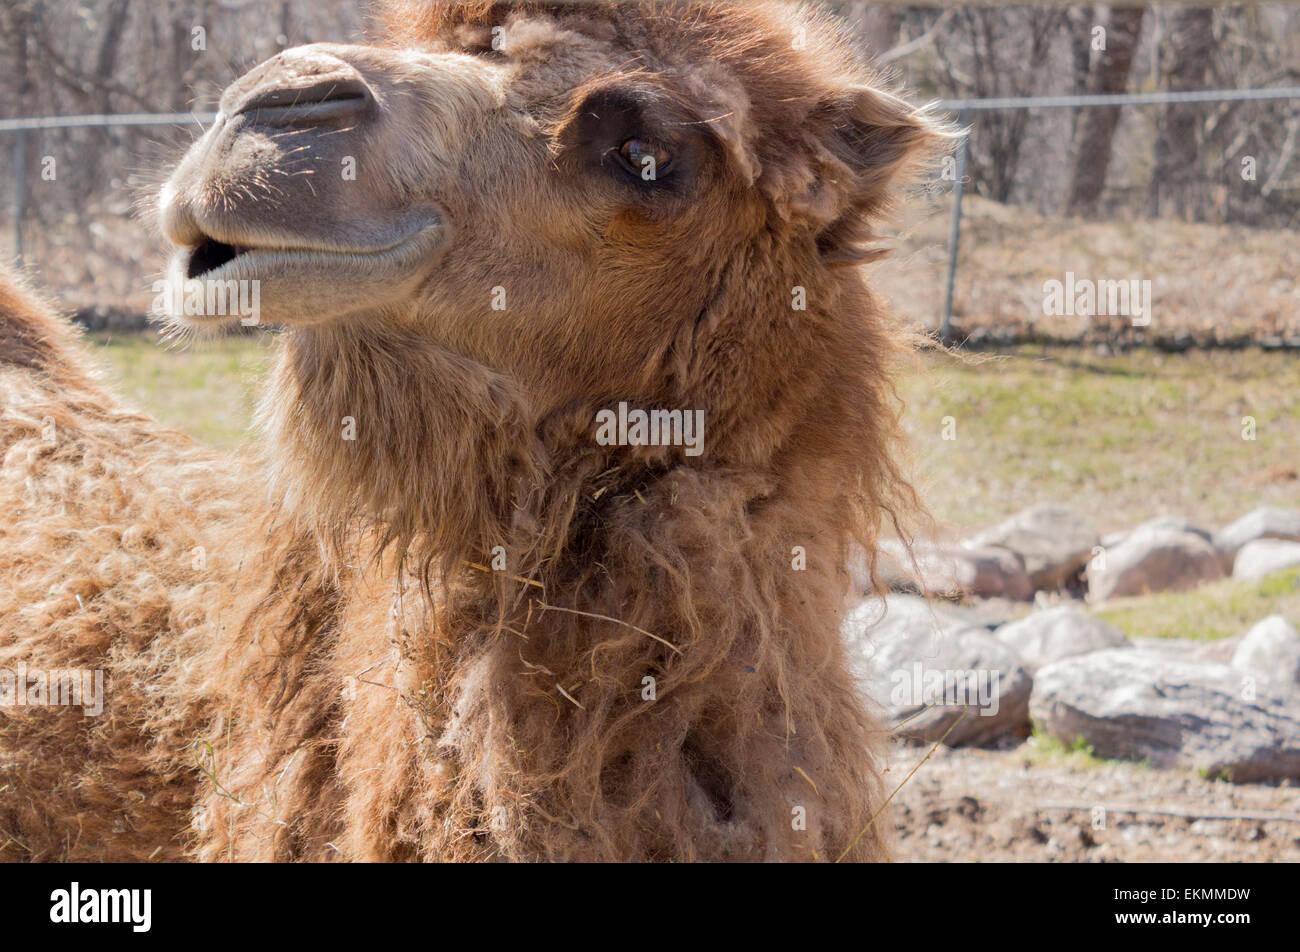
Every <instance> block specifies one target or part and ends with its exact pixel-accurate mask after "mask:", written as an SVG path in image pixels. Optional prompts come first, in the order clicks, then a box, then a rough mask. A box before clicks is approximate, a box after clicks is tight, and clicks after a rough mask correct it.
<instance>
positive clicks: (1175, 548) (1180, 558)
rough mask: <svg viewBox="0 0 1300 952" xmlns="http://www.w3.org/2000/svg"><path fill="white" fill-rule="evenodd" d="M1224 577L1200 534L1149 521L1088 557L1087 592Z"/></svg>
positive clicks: (1163, 588) (1174, 587) (1105, 593)
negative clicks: (1099, 555)
mask: <svg viewBox="0 0 1300 952" xmlns="http://www.w3.org/2000/svg"><path fill="white" fill-rule="evenodd" d="M1222 577H1223V566H1222V565H1221V564H1220V562H1219V554H1218V552H1217V551H1215V548H1214V546H1213V545H1211V544H1210V543H1209V542H1208V541H1207V540H1206V539H1205V538H1204V537H1203V536H1200V535H1198V534H1196V533H1194V532H1183V531H1181V530H1179V529H1172V528H1167V527H1163V526H1154V525H1153V526H1147V527H1146V528H1143V529H1139V530H1136V531H1134V532H1133V533H1131V534H1130V535H1129V536H1128V537H1126V538H1125V539H1124V541H1123V542H1121V543H1120V544H1119V545H1117V546H1115V547H1114V548H1113V549H1107V550H1106V551H1105V553H1104V554H1103V555H1102V556H1101V557H1098V558H1094V559H1093V560H1092V561H1090V562H1089V563H1088V598H1089V599H1090V600H1092V601H1102V600H1104V599H1107V598H1115V597H1119V596H1122V595H1142V594H1146V593H1148V592H1168V591H1182V590H1184V589H1188V588H1193V587H1194V586H1196V585H1199V584H1200V583H1201V582H1207V581H1211V580H1213V579H1218V578H1222Z"/></svg>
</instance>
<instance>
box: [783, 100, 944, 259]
mask: <svg viewBox="0 0 1300 952" xmlns="http://www.w3.org/2000/svg"><path fill="white" fill-rule="evenodd" d="M821 111H822V115H823V117H824V121H825V125H824V126H823V127H822V128H823V132H822V135H821V137H820V141H819V142H818V143H817V144H816V146H815V148H814V154H813V157H812V161H811V167H810V169H809V174H808V177H807V179H806V187H805V188H804V189H803V190H802V191H801V192H800V193H799V194H796V195H792V196H791V197H790V209H791V211H793V212H794V213H795V214H798V215H802V216H806V217H807V219H810V220H811V222H812V223H813V225H814V226H815V227H818V228H819V229H820V230H819V231H818V238H817V242H818V246H819V247H820V248H821V250H822V254H823V255H824V256H825V257H826V259H827V260H828V261H829V262H832V263H844V264H847V263H856V262H861V261H868V260H871V259H872V258H875V257H879V255H880V254H882V252H880V251H873V250H870V249H868V248H865V247H864V245H865V244H866V243H868V242H869V241H870V240H871V239H872V237H873V236H872V235H871V233H870V227H869V225H870V222H871V220H872V219H874V218H876V217H878V216H879V214H880V213H881V212H883V211H884V210H885V208H886V207H887V206H888V204H889V199H890V194H891V192H892V191H893V189H894V187H895V186H897V185H898V184H899V183H900V181H901V180H903V179H905V178H906V177H907V175H908V174H909V173H913V172H915V170H916V169H917V168H918V167H919V166H920V165H921V164H922V163H923V162H924V161H925V160H927V159H930V158H933V157H934V156H935V155H936V154H937V153H938V152H939V151H940V149H942V148H943V147H944V145H945V143H946V142H947V141H948V140H949V139H951V138H954V133H953V132H952V131H951V130H949V129H948V128H947V127H946V126H945V125H944V124H943V123H941V122H939V121H938V120H936V119H935V118H934V117H933V116H932V115H931V114H930V112H929V111H928V110H927V109H925V108H917V107H914V106H912V105H911V104H910V103H908V102H906V101H905V100H903V99H901V98H899V97H898V96H895V95H893V94H892V93H890V92H887V91H885V90H882V89H877V88H875V87H872V86H857V87H853V88H852V89H850V90H847V91H846V92H844V93H842V94H840V95H837V96H836V97H835V98H834V99H833V100H831V101H829V102H827V103H825V104H823V107H822V110H821Z"/></svg>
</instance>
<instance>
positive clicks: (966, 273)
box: [872, 197, 1300, 340]
mask: <svg viewBox="0 0 1300 952" xmlns="http://www.w3.org/2000/svg"><path fill="white" fill-rule="evenodd" d="M949 208H950V205H949V201H948V200H947V199H946V198H945V199H942V200H936V201H934V202H932V203H931V204H929V205H926V204H925V203H923V202H922V203H913V204H911V205H909V206H908V209H909V213H908V215H907V217H906V218H904V219H903V220H902V221H901V222H900V223H899V235H900V238H899V240H898V241H897V242H896V243H895V247H896V249H897V250H896V252H895V253H894V255H892V256H891V257H890V258H888V259H887V260H885V261H884V262H882V263H881V264H879V265H877V266H876V267H875V270H874V272H873V276H872V283H873V286H874V287H876V288H878V289H879V290H880V291H881V292H882V293H883V294H885V295H886V296H887V297H888V298H889V299H890V300H891V302H892V303H893V305H894V307H895V308H896V309H897V310H898V312H899V313H901V314H903V315H905V316H907V317H908V318H909V319H911V320H913V321H915V322H916V323H917V324H918V325H919V326H921V327H923V328H926V329H934V328H936V327H937V326H938V322H939V318H940V315H941V313H942V308H943V286H944V275H945V269H946V267H947V232H948V219H949ZM958 261H959V264H958V271H957V282H956V286H955V293H954V298H953V314H954V324H955V327H956V328H957V329H958V330H959V331H960V332H962V333H963V334H969V333H972V332H975V331H978V330H981V329H984V330H988V329H996V330H998V331H1011V330H1016V331H1020V332H1029V331H1032V332H1034V333H1035V334H1036V335H1038V336H1042V337H1046V338H1068V339H1074V338H1077V337H1079V336H1081V335H1082V334H1084V333H1085V332H1086V331H1087V330H1088V329H1089V322H1088V321H1087V320H1086V319H1081V318H1074V317H1047V316H1044V314H1043V282H1044V281H1046V280H1048V279H1051V278H1055V279H1057V280H1063V279H1064V277H1065V273H1066V272H1067V271H1073V272H1074V273H1075V275H1076V276H1077V277H1079V278H1093V279H1096V278H1107V279H1115V280H1118V279H1133V278H1136V279H1139V280H1150V281H1151V297H1152V311H1153V319H1152V322H1151V326H1150V327H1148V328H1146V333H1147V335H1148V337H1147V339H1148V340H1150V339H1153V338H1158V337H1164V338H1173V337H1176V336H1178V335H1179V334H1181V333H1189V334H1192V335H1193V336H1194V337H1196V338H1197V339H1205V340H1225V339H1232V338H1235V337H1238V336H1240V335H1247V336H1250V337H1251V339H1254V340H1262V339H1264V338H1269V337H1280V338H1300V285H1297V284H1296V281H1295V275H1296V274H1297V273H1300V242H1298V241H1296V238H1295V233H1294V232H1292V231H1286V230H1270V229H1261V228H1245V227H1241V226H1232V225H1200V224H1189V223H1185V222H1170V221H1137V222H1124V221H1102V222H1087V221H1075V220H1069V219H1054V218H1040V217H1038V216H1036V215H1034V214H1033V213H1032V212H1030V211H1028V210H1026V209H1023V208H1013V207H1010V206H1006V205H998V204H997V203H995V202H990V201H987V200H985V199H980V198H971V197H968V198H967V199H966V201H965V202H964V203H963V206H962V236H961V250H960V255H959V259H958Z"/></svg>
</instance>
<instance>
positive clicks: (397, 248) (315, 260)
mask: <svg viewBox="0 0 1300 952" xmlns="http://www.w3.org/2000/svg"><path fill="white" fill-rule="evenodd" d="M438 230H439V229H438V225H437V223H434V224H430V225H426V226H424V227H423V228H420V229H419V230H417V231H416V232H415V233H414V234H411V235H408V236H407V237H405V238H403V239H402V240H401V241H398V242H396V243H395V244H392V245H389V246H387V247H383V248H358V249H337V250H336V249H324V248H295V247H292V246H288V247H279V248H270V247H257V246H252V245H229V243H225V242H222V243H221V244H227V245H228V246H230V247H233V248H234V249H236V250H235V251H234V254H233V255H232V256H231V257H230V258H229V259H227V260H226V261H223V262H222V263H221V264H219V265H217V266H216V267H213V268H207V269H205V270H203V271H200V272H198V273H197V274H191V273H190V268H191V262H192V261H193V259H194V256H195V255H196V254H198V253H199V250H200V248H202V247H203V246H202V245H199V246H195V247H192V248H184V249H182V250H180V251H178V252H177V253H176V264H177V265H178V267H179V270H180V273H181V274H183V275H185V278H186V280H193V281H228V280H251V279H254V278H259V277H261V276H262V275H263V274H264V273H265V272H268V271H271V270H275V269H277V268H283V267H298V266H305V267H308V268H310V267H312V266H313V265H316V266H319V267H321V268H330V267H334V266H337V265H339V264H342V263H345V262H367V261H369V262H377V261H380V260H382V259H384V258H385V257H392V256H400V255H401V254H402V253H403V251H404V250H407V249H409V248H410V247H411V246H412V245H414V244H416V243H418V242H419V239H420V238H421V237H424V236H428V235H430V234H431V233H435V232H437V231H438Z"/></svg>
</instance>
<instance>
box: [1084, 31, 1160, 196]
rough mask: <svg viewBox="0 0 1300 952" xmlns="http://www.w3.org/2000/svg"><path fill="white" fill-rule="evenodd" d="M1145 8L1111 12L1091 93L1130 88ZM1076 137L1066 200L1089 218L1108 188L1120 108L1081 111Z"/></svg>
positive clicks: (1090, 84) (1089, 84) (1092, 71)
mask: <svg viewBox="0 0 1300 952" xmlns="http://www.w3.org/2000/svg"><path fill="white" fill-rule="evenodd" d="M1145 13H1146V10H1145V9H1144V8H1143V7H1119V8H1115V9H1112V10H1111V11H1110V17H1109V19H1108V22H1107V25H1106V49H1105V51H1104V52H1101V53H1100V55H1099V56H1098V57H1097V59H1096V60H1095V62H1094V63H1093V64H1092V67H1091V69H1090V71H1089V74H1088V82H1087V87H1086V90H1087V92H1089V93H1122V92H1123V91H1124V90H1125V89H1126V88H1127V87H1128V75H1129V69H1130V68H1131V67H1132V65H1133V54H1134V52H1135V51H1136V50H1137V45H1138V41H1139V39H1140V38H1141V35H1142V17H1143V15H1144V14H1145ZM1081 112H1082V118H1081V119H1080V120H1079V122H1078V124H1077V127H1076V129H1075V135H1074V148H1073V152H1074V168H1073V169H1072V171H1071V173H1070V186H1069V192H1068V196H1067V199H1066V212H1067V213H1068V214H1070V215H1086V214H1089V213H1091V212H1092V211H1094V210H1095V208H1096V206H1097V200H1098V199H1099V198H1100V197H1101V192H1102V189H1103V188H1105V186H1106V169H1107V166H1109V165H1110V153H1111V142H1112V141H1113V139H1114V137H1115V127H1116V126H1117V125H1118V124H1119V117H1120V107H1118V106H1114V107H1111V106H1106V107H1091V108H1088V109H1084V110H1081Z"/></svg>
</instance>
